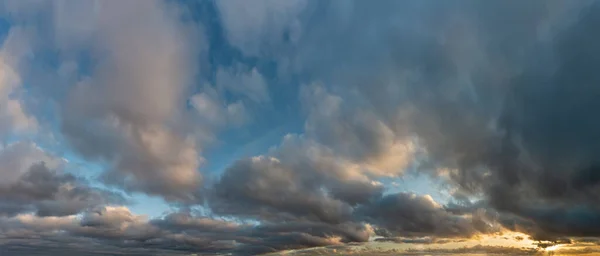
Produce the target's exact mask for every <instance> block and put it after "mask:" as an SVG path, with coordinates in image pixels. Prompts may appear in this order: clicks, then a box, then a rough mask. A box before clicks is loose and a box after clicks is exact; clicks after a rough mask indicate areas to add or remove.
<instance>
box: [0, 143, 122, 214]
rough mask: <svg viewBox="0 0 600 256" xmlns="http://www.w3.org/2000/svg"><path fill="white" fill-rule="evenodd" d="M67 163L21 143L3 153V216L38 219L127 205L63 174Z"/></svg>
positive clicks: (0, 153)
mask: <svg viewBox="0 0 600 256" xmlns="http://www.w3.org/2000/svg"><path fill="white" fill-rule="evenodd" d="M65 164H66V163H65V162H64V161H63V160H61V159H58V158H56V157H54V156H51V155H49V154H47V153H46V152H44V151H43V150H41V149H40V148H39V147H37V146H36V145H35V144H33V143H28V142H19V143H15V144H11V145H9V146H7V147H6V148H4V149H2V150H0V166H1V167H0V175H1V176H2V177H3V179H2V182H0V199H2V200H1V201H2V202H1V203H0V215H4V216H13V215H16V214H19V213H27V212H35V214H37V215H39V216H65V215H72V214H76V213H78V212H80V211H82V210H84V209H87V208H90V207H94V206H97V205H104V204H112V203H124V202H126V199H125V198H124V197H123V196H122V195H121V194H120V193H115V192H112V191H108V190H104V189H100V188H95V187H92V186H89V185H88V184H87V181H85V180H83V179H81V178H78V177H76V176H74V175H72V174H69V173H63V172H61V168H62V166H64V165H65Z"/></svg>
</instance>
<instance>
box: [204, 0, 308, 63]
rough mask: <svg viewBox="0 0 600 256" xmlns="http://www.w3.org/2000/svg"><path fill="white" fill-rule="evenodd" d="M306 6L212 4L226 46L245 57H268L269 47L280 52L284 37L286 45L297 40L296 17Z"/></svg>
mask: <svg viewBox="0 0 600 256" xmlns="http://www.w3.org/2000/svg"><path fill="white" fill-rule="evenodd" d="M306 5H307V1H304V0H293V1H286V2H279V1H271V0H266V1H258V2H256V3H253V4H249V3H246V2H244V1H239V0H226V1H219V2H216V6H217V10H218V12H219V15H220V18H221V20H222V22H223V26H224V28H225V30H226V33H227V39H228V40H229V43H230V44H232V45H233V46H235V47H237V48H239V49H240V50H241V51H242V52H243V53H244V54H246V55H248V56H261V55H263V54H269V53H270V50H269V47H273V48H275V49H277V48H280V47H281V44H284V43H286V40H285V38H284V37H283V35H284V34H287V35H288V40H289V41H292V42H293V41H294V40H297V37H299V36H300V34H301V33H302V28H301V27H300V26H299V24H300V23H299V21H298V18H299V17H298V16H299V15H300V13H301V12H302V11H303V10H304V8H305V7H306Z"/></svg>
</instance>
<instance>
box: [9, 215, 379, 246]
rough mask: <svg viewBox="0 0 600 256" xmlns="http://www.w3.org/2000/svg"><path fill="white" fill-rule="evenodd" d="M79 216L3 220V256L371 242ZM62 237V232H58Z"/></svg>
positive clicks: (288, 230) (335, 228) (341, 235)
mask: <svg viewBox="0 0 600 256" xmlns="http://www.w3.org/2000/svg"><path fill="white" fill-rule="evenodd" d="M82 215H83V216H82V217H81V218H77V217H75V216H64V217H37V216H34V215H18V216H15V217H11V218H6V217H4V218H1V219H0V230H2V231H3V232H2V235H0V237H1V238H2V239H0V244H1V245H2V246H1V248H2V250H3V252H6V253H10V254H11V255H25V254H26V253H27V252H30V251H29V250H32V249H38V250H39V249H44V250H45V251H47V252H49V253H59V252H60V251H61V250H58V248H59V246H57V243H58V244H60V245H61V246H60V247H63V249H62V251H63V252H65V253H72V254H73V255H81V254H82V253H84V251H85V253H90V254H92V255H95V254H106V253H108V254H113V253H127V254H132V255H138V254H139V255H142V254H143V253H150V254H161V255H180V254H190V253H232V254H234V255H248V254H259V253H265V252H273V251H279V250H283V249H297V248H306V247H312V246H323V245H333V244H340V243H341V242H347V241H366V239H367V238H368V236H369V230H368V229H366V228H365V227H362V226H360V225H352V224H348V225H328V224H324V223H318V222H314V223H311V222H290V223H287V224H264V225H259V226H250V225H240V224H235V223H232V222H226V221H221V220H215V219H210V218H207V217H202V216H195V215H192V214H190V213H185V212H180V213H172V214H169V215H167V216H165V217H163V218H159V219H154V220H148V219H146V218H144V217H143V216H139V215H135V214H132V213H131V212H130V211H129V210H128V209H127V208H126V207H100V208H96V209H91V210H88V211H85V212H84V213H83V214H82ZM58 231H61V232H58Z"/></svg>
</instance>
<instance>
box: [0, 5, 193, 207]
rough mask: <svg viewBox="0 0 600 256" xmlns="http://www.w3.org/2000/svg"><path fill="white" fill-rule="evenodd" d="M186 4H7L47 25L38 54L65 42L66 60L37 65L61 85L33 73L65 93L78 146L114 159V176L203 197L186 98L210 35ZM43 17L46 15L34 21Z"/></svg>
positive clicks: (18, 21)
mask: <svg viewBox="0 0 600 256" xmlns="http://www.w3.org/2000/svg"><path fill="white" fill-rule="evenodd" d="M178 8H179V7H178V6H177V5H172V4H169V3H165V2H162V1H147V2H143V3H139V4H138V3H136V4H133V3H129V4H123V3H118V4H113V3H103V2H101V1H57V2H45V1H39V2H35V3H34V2H23V3H21V2H20V1H16V2H10V3H8V4H7V6H6V9H7V10H6V11H7V12H8V17H10V18H11V20H13V21H14V23H15V25H14V26H15V27H19V26H21V27H26V28H30V29H31V30H32V31H34V32H37V34H36V36H37V38H36V41H35V42H33V43H32V44H33V45H34V47H32V48H33V49H32V51H33V53H34V54H36V53H37V54H42V53H47V52H48V51H52V52H58V54H57V55H58V56H56V58H57V59H58V60H59V64H61V65H60V67H64V68H59V70H57V71H54V70H52V69H51V68H45V69H44V68H38V67H39V65H40V64H37V63H43V62H44V61H45V59H43V58H33V59H30V60H29V62H30V63H28V64H29V66H30V67H29V69H28V70H29V72H30V75H31V74H34V75H36V76H40V77H49V78H52V79H48V80H49V81H51V82H52V85H53V86H55V88H56V91H58V92H61V93H54V92H51V91H47V89H43V88H44V86H45V85H46V83H49V82H47V81H37V80H35V79H30V82H31V87H32V88H34V89H35V90H36V91H37V92H39V93H42V94H43V96H44V97H46V98H47V97H48V96H50V97H55V98H51V99H52V100H54V102H53V103H54V104H58V106H59V107H58V109H57V110H58V113H57V115H58V116H59V117H60V119H59V120H60V122H61V123H60V124H61V132H62V135H63V136H64V138H65V139H66V140H67V142H68V143H69V144H70V146H72V147H73V148H74V149H75V150H76V151H77V153H79V154H81V155H83V156H84V157H85V158H86V160H91V161H98V162H100V163H103V164H104V163H105V164H106V165H107V169H108V170H107V172H106V173H105V175H104V178H105V181H106V182H107V183H111V184H113V185H117V186H120V187H122V188H125V189H126V190H129V191H142V192H146V193H150V194H153V195H159V196H163V197H164V198H166V199H168V200H177V201H193V200H196V198H197V197H198V195H197V191H198V188H199V186H200V184H201V182H202V177H201V175H200V173H199V171H198V169H199V167H200V165H201V164H202V162H203V159H202V157H200V156H199V154H200V152H201V148H200V145H198V143H197V142H196V139H195V138H194V136H193V134H191V133H189V129H188V127H186V126H187V125H186V124H185V123H187V117H186V116H187V115H188V113H186V111H185V109H186V105H185V100H186V98H187V96H186V95H187V93H188V92H189V89H190V87H189V86H190V85H191V83H192V80H193V79H194V76H195V72H196V71H195V69H196V67H197V65H195V64H196V61H195V56H199V51H200V49H201V47H196V43H198V44H201V43H202V41H201V37H200V35H199V33H201V32H199V31H200V29H196V27H195V25H194V24H191V23H186V22H184V21H183V20H181V18H182V15H183V14H182V12H183V10H181V9H178ZM36 19H38V20H41V21H43V22H40V23H33V22H27V21H31V20H36ZM40 41H44V42H45V43H44V44H41V43H39V42H40ZM36 57H37V56H36ZM39 69H41V70H39ZM36 72H37V73H36ZM56 94H60V95H56Z"/></svg>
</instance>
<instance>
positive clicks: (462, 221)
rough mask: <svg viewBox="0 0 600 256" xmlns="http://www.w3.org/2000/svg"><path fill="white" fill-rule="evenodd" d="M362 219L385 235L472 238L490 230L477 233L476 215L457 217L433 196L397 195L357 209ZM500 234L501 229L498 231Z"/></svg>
mask: <svg viewBox="0 0 600 256" xmlns="http://www.w3.org/2000/svg"><path fill="white" fill-rule="evenodd" d="M356 214H357V215H358V216H359V217H362V218H364V219H365V220H366V221H367V222H369V223H372V224H375V225H377V226H378V227H379V228H381V229H382V230H380V231H379V233H380V234H382V235H385V236H400V237H401V236H404V237H415V236H416V237H423V236H429V235H432V236H439V237H471V236H473V235H475V234H477V233H479V232H480V231H481V232H484V233H488V232H490V231H491V230H477V229H476V226H475V225H474V220H473V219H474V218H473V216H470V217H465V216H464V215H454V214H452V213H450V212H448V211H446V209H444V207H443V206H441V205H439V204H437V203H436V202H435V201H433V199H432V198H431V197H430V196H418V195H415V194H412V193H398V194H391V195H387V196H384V197H382V198H381V199H379V200H378V201H375V202H372V203H371V204H366V205H364V206H361V207H359V208H358V209H357V213H356ZM497 231H499V230H497Z"/></svg>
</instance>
